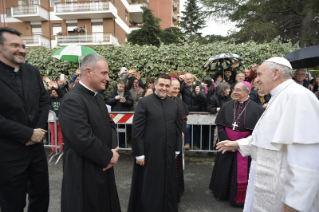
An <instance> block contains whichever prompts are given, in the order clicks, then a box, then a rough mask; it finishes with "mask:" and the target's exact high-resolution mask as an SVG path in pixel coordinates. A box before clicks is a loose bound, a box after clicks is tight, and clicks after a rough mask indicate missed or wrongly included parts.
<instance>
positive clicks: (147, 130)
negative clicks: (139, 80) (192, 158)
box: [128, 94, 182, 212]
mask: <svg viewBox="0 0 319 212" xmlns="http://www.w3.org/2000/svg"><path fill="white" fill-rule="evenodd" d="M180 120H181V118H180V112H179V109H178V106H177V104H176V103H175V101H174V100H173V99H171V98H169V97H166V98H164V99H161V98H159V97H158V96H157V95H156V94H152V95H150V96H147V97H144V98H142V99H141V100H139V102H138V104H137V107H136V110H135V113H134V118H133V125H132V126H133V127H132V150H133V151H132V153H133V155H134V156H141V155H145V165H144V167H142V166H140V165H137V164H136V160H134V166H133V177H132V187H131V194H130V200H129V207H128V211H129V212H164V211H165V212H171V211H178V206H177V190H178V188H177V180H176V176H175V172H176V167H175V151H181V149H182V148H181V147H182V131H181V124H180Z"/></svg>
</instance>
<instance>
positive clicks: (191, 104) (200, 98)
mask: <svg viewBox="0 0 319 212" xmlns="http://www.w3.org/2000/svg"><path fill="white" fill-rule="evenodd" d="M199 87H200V92H199V94H198V95H197V94H196V93H195V89H193V91H191V90H190V89H189V88H188V87H187V86H186V84H185V82H182V84H181V90H180V92H181V94H182V99H183V101H184V103H185V105H186V106H187V109H188V111H194V112H195V111H202V105H203V102H205V101H206V94H205V92H204V89H203V87H202V85H199Z"/></svg>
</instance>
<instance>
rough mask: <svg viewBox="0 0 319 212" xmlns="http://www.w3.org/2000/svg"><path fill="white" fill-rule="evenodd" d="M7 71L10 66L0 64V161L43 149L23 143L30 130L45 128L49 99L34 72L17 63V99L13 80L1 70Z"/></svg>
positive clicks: (21, 156)
mask: <svg viewBox="0 0 319 212" xmlns="http://www.w3.org/2000/svg"><path fill="white" fill-rule="evenodd" d="M7 68H10V67H9V66H7V65H5V64H4V63H2V62H0V70H1V71H0V90H1V92H0V100H1V104H0V146H1V148H0V162H4V161H13V160H18V159H21V158H24V157H26V156H27V155H28V154H29V152H30V150H31V148H32V149H34V150H40V149H42V150H43V143H39V144H35V145H31V146H26V145H25V144H26V143H27V142H28V141H29V140H30V138H31V136H32V134H33V129H35V128H41V129H46V128H47V121H48V113H49V109H50V96H49V94H48V92H47V91H46V90H45V88H44V85H43V82H42V79H41V76H40V73H39V70H38V69H36V68H35V67H33V66H31V65H29V64H27V63H23V64H21V66H20V73H21V80H22V85H23V91H24V96H20V95H19V94H18V91H17V87H16V83H15V81H14V80H13V79H12V78H11V77H10V76H9V75H8V74H7V70H5V69H7ZM11 68H12V67H11Z"/></svg>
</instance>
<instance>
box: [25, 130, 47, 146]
mask: <svg viewBox="0 0 319 212" xmlns="http://www.w3.org/2000/svg"><path fill="white" fill-rule="evenodd" d="M46 132H47V131H46V130H43V129H41V128H37V129H34V130H33V134H32V136H31V138H30V140H29V141H28V142H27V143H26V144H25V145H26V146H30V145H33V144H37V143H40V142H41V141H42V139H43V137H44V135H45V133H46Z"/></svg>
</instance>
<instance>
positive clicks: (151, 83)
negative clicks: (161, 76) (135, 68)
mask: <svg viewBox="0 0 319 212" xmlns="http://www.w3.org/2000/svg"><path fill="white" fill-rule="evenodd" d="M146 88H151V89H152V90H153V92H154V91H155V82H154V80H153V79H152V78H147V79H146Z"/></svg>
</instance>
